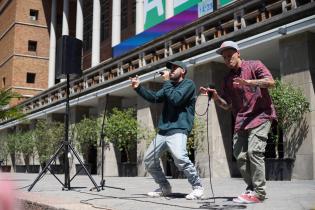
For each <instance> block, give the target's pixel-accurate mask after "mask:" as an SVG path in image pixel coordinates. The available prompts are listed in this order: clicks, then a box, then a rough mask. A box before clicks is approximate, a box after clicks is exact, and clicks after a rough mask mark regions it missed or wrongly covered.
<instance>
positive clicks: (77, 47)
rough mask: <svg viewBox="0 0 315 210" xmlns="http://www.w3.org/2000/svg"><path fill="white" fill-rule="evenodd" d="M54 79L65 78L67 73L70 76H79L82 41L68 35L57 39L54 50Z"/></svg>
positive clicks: (80, 72)
mask: <svg viewBox="0 0 315 210" xmlns="http://www.w3.org/2000/svg"><path fill="white" fill-rule="evenodd" d="M56 52H57V54H56V68H55V73H56V79H62V78H66V77H67V74H69V75H70V76H71V77H73V76H80V75H81V74H82V71H81V56H82V41H81V40H79V39H76V38H74V37H70V36H65V35H64V36H62V37H61V38H60V39H59V40H58V41H57V50H56Z"/></svg>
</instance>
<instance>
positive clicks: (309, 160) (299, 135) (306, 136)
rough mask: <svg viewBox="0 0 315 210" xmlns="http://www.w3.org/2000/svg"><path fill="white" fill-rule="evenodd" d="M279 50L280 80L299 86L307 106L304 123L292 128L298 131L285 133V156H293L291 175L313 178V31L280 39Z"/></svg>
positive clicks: (314, 161) (314, 126) (314, 160)
mask: <svg viewBox="0 0 315 210" xmlns="http://www.w3.org/2000/svg"><path fill="white" fill-rule="evenodd" d="M279 53H280V75H281V76H282V78H281V79H282V80H283V81H285V82H289V83H291V84H293V85H294V86H296V87H299V88H300V89H301V90H302V91H303V93H304V94H305V96H306V98H307V99H308V100H309V102H310V106H311V107H310V109H311V112H310V113H307V114H306V115H305V120H304V122H302V123H301V124H300V125H298V126H297V127H296V128H294V129H296V131H298V132H294V131H292V132H291V133H290V134H289V135H287V136H285V139H284V146H285V156H289V157H294V158H295V159H296V160H295V164H294V169H293V177H292V178H296V179H315V155H314V154H315V112H314V110H315V96H314V80H315V34H314V33H311V32H305V33H302V34H298V35H295V36H291V37H288V38H283V39H281V40H280V42H279ZM294 129H293V130H294Z"/></svg>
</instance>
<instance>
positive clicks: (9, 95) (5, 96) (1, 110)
mask: <svg viewBox="0 0 315 210" xmlns="http://www.w3.org/2000/svg"><path fill="white" fill-rule="evenodd" d="M19 97H20V95H19V94H18V93H15V92H13V91H11V90H9V89H8V90H0V120H6V119H10V118H15V117H21V116H22V112H21V110H20V108H19V107H18V106H15V107H11V108H9V103H10V101H11V100H12V99H14V98H19Z"/></svg>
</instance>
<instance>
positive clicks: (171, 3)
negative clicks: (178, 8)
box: [165, 0, 174, 19]
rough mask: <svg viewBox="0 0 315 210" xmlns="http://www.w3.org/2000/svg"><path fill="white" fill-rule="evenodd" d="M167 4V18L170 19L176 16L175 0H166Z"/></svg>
mask: <svg viewBox="0 0 315 210" xmlns="http://www.w3.org/2000/svg"><path fill="white" fill-rule="evenodd" d="M165 4H166V5H165V18H166V19H169V18H171V17H173V16H174V0H166V1H165Z"/></svg>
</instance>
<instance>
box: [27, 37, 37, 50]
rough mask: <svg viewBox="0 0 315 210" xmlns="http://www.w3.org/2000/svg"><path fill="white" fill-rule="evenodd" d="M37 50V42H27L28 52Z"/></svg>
mask: <svg viewBox="0 0 315 210" xmlns="http://www.w3.org/2000/svg"><path fill="white" fill-rule="evenodd" d="M36 50H37V42H36V41H31V40H29V41H28V51H32V52H36Z"/></svg>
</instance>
